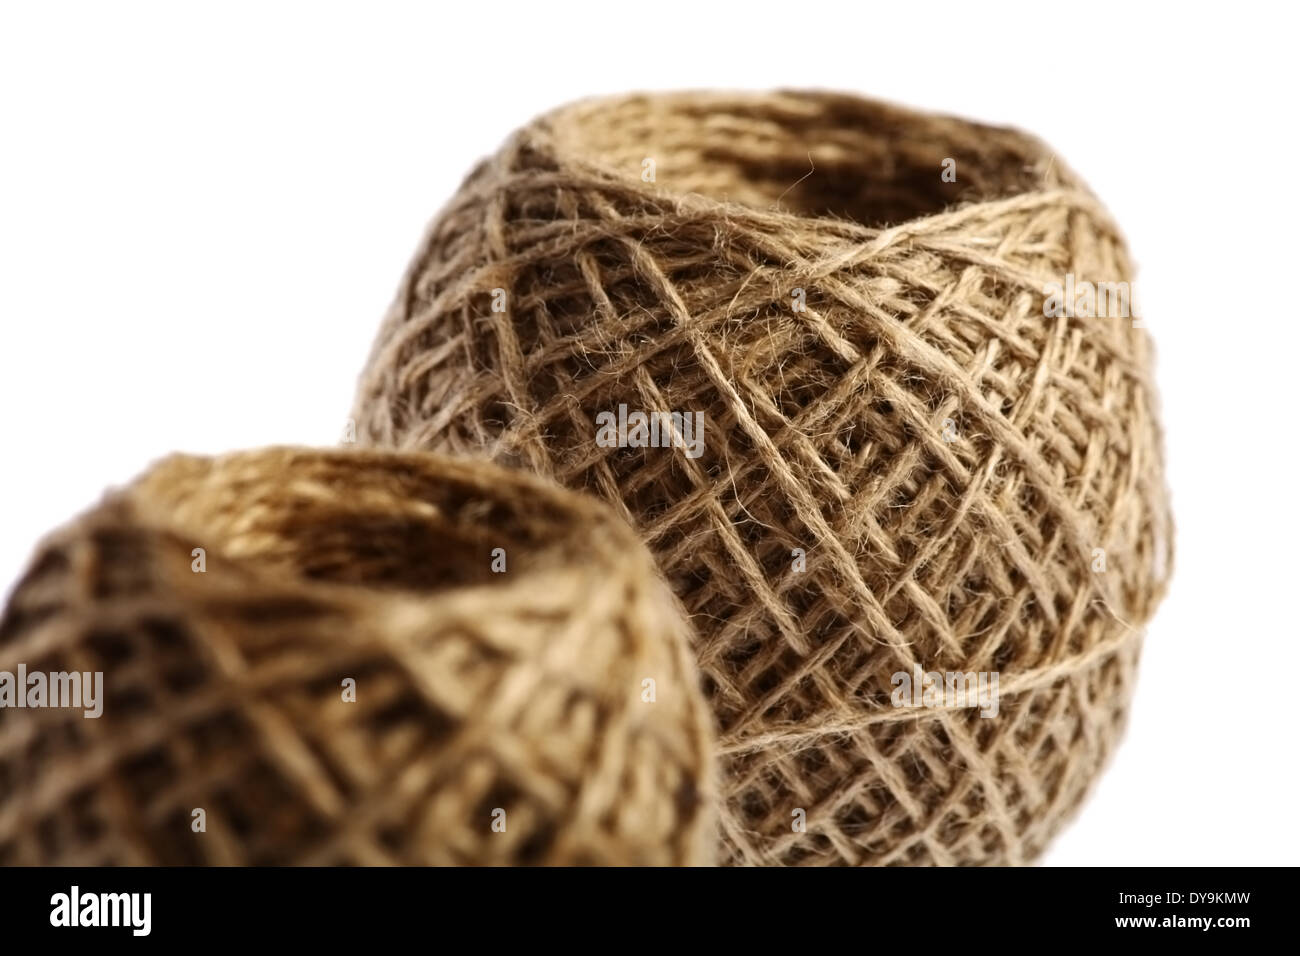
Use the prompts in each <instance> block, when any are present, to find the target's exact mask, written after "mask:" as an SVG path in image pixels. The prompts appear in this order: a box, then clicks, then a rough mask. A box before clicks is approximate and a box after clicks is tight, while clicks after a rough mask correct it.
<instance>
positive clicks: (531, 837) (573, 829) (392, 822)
mask: <svg viewBox="0 0 1300 956" xmlns="http://www.w3.org/2000/svg"><path fill="white" fill-rule="evenodd" d="M196 547H200V548H204V549H205V550H206V568H205V569H204V570H202V571H201V572H200V571H196V570H195V569H194V568H195V564H194V562H195V560H196V559H195V558H194V557H192V553H193V549H194V548H196ZM495 548H503V549H504V550H505V560H506V566H505V567H506V571H505V572H504V573H495V572H493V570H492V568H491V565H492V560H493V558H492V551H493V549H495ZM19 664H25V666H26V667H27V669H28V671H29V672H30V671H35V670H43V671H67V672H70V671H81V672H94V671H101V672H103V674H104V690H103V695H104V700H103V715H102V716H101V717H100V718H98V719H87V718H86V717H84V716H83V713H82V711H81V710H68V709H14V708H11V707H7V708H3V709H0V864H13V863H25V864H92V865H93V864H142V863H165V864H188V863H212V864H261V863H275V864H280V863H303V864H333V863H360V864H389V863H407V864H452V863H474V864H490V863H510V864H527V863H545V864H556V863H560V864H585V863H595V864H641V863H651V864H682V863H706V862H708V861H710V860H711V859H712V855H713V847H714V843H715V828H714V826H713V811H712V803H713V799H714V795H713V792H712V780H711V771H710V763H711V752H712V742H711V735H712V730H711V727H710V722H709V717H708V713H707V708H706V705H705V703H704V700H703V698H702V697H701V696H700V694H699V691H698V688H697V687H696V677H695V670H694V666H693V664H692V662H691V660H690V657H689V652H688V650H687V642H686V637H685V625H684V623H683V622H682V620H681V618H680V616H679V615H678V614H677V613H676V612H675V610H674V609H673V606H672V598H671V596H670V595H668V594H667V592H666V591H665V590H664V588H663V585H662V583H661V582H660V581H659V580H658V578H657V574H656V572H655V571H654V567H653V564H652V562H651V560H650V558H649V556H648V555H646V554H645V552H644V549H643V548H642V547H641V545H640V544H639V543H638V542H637V541H636V539H635V537H634V535H633V534H632V532H631V531H629V530H628V529H627V528H626V526H625V525H624V524H623V523H622V522H620V521H618V520H617V519H614V518H613V516H612V515H611V514H610V513H609V509H607V508H605V507H603V506H601V505H599V504H598V503H596V502H594V501H589V500H584V499H582V498H579V497H578V496H575V495H573V494H571V493H569V492H565V491H562V490H560V489H555V488H552V487H551V486H550V485H549V484H547V483H543V482H539V481H537V480H535V479H531V478H528V477H527V476H523V475H518V474H513V473H509V472H505V471H503V470H500V469H497V468H494V467H491V466H489V465H486V464H465V463H457V462H453V461H449V460H445V459H441V458H437V457H435V456H431V455H396V454H392V455H390V454H374V453H360V452H358V453H345V452H311V451H299V450H291V449H273V450H267V451H260V452H253V453H247V454H238V455H233V456H227V457H224V458H220V459H200V458H189V457H174V458H171V459H168V460H166V461H164V462H163V463H162V464H160V465H159V466H157V467H156V468H154V469H153V470H152V471H150V472H149V473H148V474H146V475H145V476H144V477H143V478H142V479H140V480H139V481H138V482H136V483H135V484H134V485H132V486H130V487H128V488H127V489H125V490H124V491H122V492H120V493H116V494H114V495H111V496H110V497H109V498H108V499H107V500H106V501H105V502H104V504H102V505H101V506H100V507H98V508H97V509H95V510H93V511H92V512H90V513H89V514H88V515H86V516H85V517H83V518H82V519H80V520H79V521H77V522H75V523H73V524H72V525H70V526H68V527H67V528H65V529H63V530H62V531H60V532H58V533H56V534H55V535H53V536H52V537H51V538H50V539H49V540H48V541H47V542H46V543H45V544H44V546H43V547H42V548H41V549H40V551H39V552H38V554H37V557H36V558H35V560H34V562H33V564H32V566H31V568H30V570H29V571H28V573H27V574H26V576H25V577H24V578H23V579H22V581H20V583H19V584H18V585H17V587H16V589H15V591H14V594H13V596H12V598H11V601H10V604H9V606H8V608H7V610H6V612H5V614H4V617H3V619H0V671H9V672H11V673H12V672H15V671H16V668H17V667H18V665H19ZM347 678H351V679H353V680H354V681H355V682H356V684H355V702H345V700H344V692H343V690H342V682H343V681H344V680H345V679H347ZM647 678H649V679H652V680H654V681H655V699H654V701H653V702H647V701H645V700H644V699H643V697H644V685H643V681H644V680H646V679H647ZM196 808H198V809H202V810H204V812H205V814H206V831H205V832H194V831H193V830H192V822H193V820H194V819H195V818H194V817H193V810H194V809H196ZM497 810H504V811H505V815H504V817H503V818H502V817H498V816H495V815H494V811H497ZM497 820H501V821H502V822H503V823H504V830H494V828H493V823H494V822H496V821H497Z"/></svg>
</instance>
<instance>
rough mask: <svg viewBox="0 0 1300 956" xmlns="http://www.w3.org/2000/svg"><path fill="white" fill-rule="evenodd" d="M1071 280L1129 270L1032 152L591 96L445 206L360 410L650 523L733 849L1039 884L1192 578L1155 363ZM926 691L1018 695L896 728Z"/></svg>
mask: <svg viewBox="0 0 1300 956" xmlns="http://www.w3.org/2000/svg"><path fill="white" fill-rule="evenodd" d="M647 161H650V164H649V165H647ZM945 161H952V163H953V168H954V169H955V172H956V180H955V181H954V182H948V181H945V180H944V178H943V177H942V175H941V173H942V171H943V169H944V168H945ZM648 169H653V171H654V176H653V181H647V179H649V178H650V177H648V176H646V175H645V172H646V171H647V170H648ZM1067 277H1074V278H1075V279H1078V280H1082V281H1088V282H1093V283H1109V282H1116V283H1125V284H1127V283H1129V282H1130V281H1131V278H1132V270H1131V267H1130V264H1129V260H1128V254H1127V252H1126V250H1125V247H1124V244H1123V241H1122V239H1121V238H1120V235H1119V232H1118V230H1117V228H1116V226H1115V224H1114V223H1113V221H1112V220H1111V218H1110V217H1109V216H1108V215H1107V213H1106V212H1105V211H1104V209H1103V208H1102V207H1101V205H1100V204H1099V203H1098V201H1097V200H1096V199H1095V198H1094V197H1093V196H1092V195H1091V193H1089V192H1088V190H1087V189H1086V188H1085V187H1084V186H1083V185H1082V184H1081V182H1080V181H1079V180H1078V179H1077V177H1076V176H1075V175H1074V174H1073V173H1072V172H1070V171H1069V170H1068V169H1067V168H1066V167H1065V166H1064V164H1062V163H1061V162H1060V161H1059V159H1057V158H1056V157H1055V156H1054V155H1052V154H1051V152H1050V151H1049V150H1047V149H1046V148H1045V147H1043V146H1042V144H1040V143H1039V142H1038V141H1036V140H1034V139H1032V138H1030V137H1027V136H1024V135H1023V134H1020V133H1018V132H1015V131H1012V130H1005V129H995V128H991V127H987V126H981V125H977V124H972V123H968V122H964V121H960V120H956V119H951V118H947V117H938V116H928V115H923V114H917V113H914V112H909V111H905V110H900V109H896V108H892V107H889V106H885V105H881V104H877V103H871V102H868V101H863V100H860V99H857V98H853V97H846V96H837V95H832V94H820V93H817V94H809V93H783V94H772V95H724V94H672V95H663V96H633V97H626V98H621V99H612V100H597V101H588V102H583V103H579V104H576V105H574V106H571V107H567V108H565V109H562V110H559V111H556V112H555V113H552V114H549V115H547V116H545V117H542V118H541V119H539V120H538V121H536V122H534V123H533V124H530V125H529V126H528V127H526V128H524V129H522V130H520V131H519V132H517V133H516V134H515V135H513V136H512V137H511V138H510V140H509V141H508V142H507V143H506V144H505V146H504V147H503V148H502V149H501V150H500V151H499V152H498V153H497V154H496V155H495V156H493V157H492V158H491V159H489V160H487V161H485V162H484V163H482V164H480V165H479V166H478V167H477V168H476V169H475V170H474V172H473V173H472V174H471V175H470V176H469V177H468V179H467V180H466V181H465V183H464V185H463V186H462V188H461V190H460V192H459V193H458V194H457V195H456V196H455V197H454V198H453V199H452V200H451V202H450V203H449V204H448V205H447V207H446V208H445V209H443V211H442V212H441V213H440V214H439V216H438V217H437V219H436V220H435V221H434V223H433V224H432V225H431V227H430V229H429V231H428V233H427V235H426V237H425V239H424V241H423V243H422V244H421V247H420V249H419V250H418V252H417V254H416V256H415V258H414V260H413V261H412V263H411V266H410V268H409V269H408V272H407V274H406V277H405V279H404V281H403V283H402V286H401V289H400V291H399V294H398V296H397V299H396V301H395V303H394V305H393V308H392V310H391V312H390V314H389V315H388V317H387V318H386V320H385V322H384V325H383V328H382V330H381V332H380V335H379V337H378V340H377V342H376V344H375V348H374V351H373V353H372V355H371V358H370V361H369V364H368V366H367V369H366V372H365V374H364V376H363V379H362V382H361V385H360V388H359V391H358V398H357V404H356V409H355V415H356V418H357V421H358V423H359V428H360V437H361V440H362V441H363V442H365V443H370V444H376V445H385V446H395V447H400V448H426V449H437V450H443V451H452V452H456V453H460V454H466V455H480V456H484V455H485V456H488V457H491V458H493V459H496V460H497V461H501V462H506V463H510V464H513V465H516V466H519V467H523V468H526V469H529V470H533V471H536V472H539V473H542V474H545V475H549V476H552V477H554V478H556V479H557V480H559V481H560V482H561V483H563V484H565V485H568V486H570V487H572V488H578V489H583V490H586V491H589V492H592V493H594V494H596V495H599V496H600V497H602V498H604V499H606V500H607V501H610V502H612V503H613V504H614V505H615V506H616V507H617V508H618V509H620V511H621V513H622V514H623V516H624V517H625V518H626V519H627V520H628V521H629V522H630V523H632V524H633V525H634V526H635V527H636V528H637V529H638V530H639V531H640V533H641V535H642V537H643V539H644V540H645V541H646V542H648V544H649V545H650V547H651V549H652V550H653V552H654V553H655V555H656V557H657V558H658V561H659V565H660V567H661V569H662V570H663V572H664V574H665V575H666V576H667V578H668V580H669V581H670V583H671V584H672V586H673V588H674V590H675V592H676V594H677V595H678V597H679V598H680V600H681V602H682V604H683V605H684V606H685V608H686V609H687V610H688V611H689V612H690V613H691V615H692V616H693V619H694V622H695V625H696V630H697V632H698V637H697V641H696V644H695V652H696V658H697V660H698V662H699V665H700V668H701V670H702V672H703V677H704V682H705V686H706V689H707V691H708V693H709V696H710V698H711V700H712V703H713V708H714V712H715V714H716V716H717V719H718V722H719V724H720V727H721V731H722V741H723V743H722V748H723V750H724V752H725V753H726V754H727V758H726V766H725V771H726V773H725V780H724V791H725V812H724V814H723V830H724V833H723V838H724V848H723V853H724V856H725V858H727V859H728V860H730V861H731V862H738V863H739V862H743V863H801V864H824V863H849V864H887V863H910V864H916V863H938V864H953V863H1020V862H1025V861H1028V860H1030V859H1032V858H1033V857H1034V856H1035V855H1036V854H1037V853H1038V852H1039V851H1040V850H1041V849H1042V847H1043V846H1044V845H1045V844H1046V842H1047V841H1048V839H1049V838H1050V837H1051V836H1052V834H1053V833H1054V832H1056V830H1057V829H1058V828H1059V827H1060V825H1061V823H1062V821H1063V820H1064V819H1065V818H1066V817H1067V815H1068V814H1069V813H1070V811H1071V810H1072V809H1073V808H1074V807H1075V806H1076V805H1077V804H1078V803H1079V801H1080V800H1081V798H1082V796H1083V795H1084V793H1085V791H1086V789H1087V787H1088V785H1089V783H1090V782H1091V781H1092V780H1093V778H1094V777H1095V775H1096V774H1097V772H1098V770H1099V768H1100V767H1101V765H1102V764H1103V762H1104V761H1105V759H1106V758H1107V756H1108V755H1109V753H1110V752H1111V750H1112V748H1113V746H1114V743H1115V741H1116V739H1117V737H1118V734H1119V732H1120V730H1121V728H1122V725H1123V722H1124V718H1125V714H1126V710H1127V704H1128V699H1129V695H1130V693H1131V690H1132V684H1133V675H1134V668H1135V666H1136V661H1137V657H1138V653H1139V650H1140V637H1141V629H1142V627H1143V625H1144V623H1145V622H1146V620H1147V619H1148V618H1149V617H1150V615H1151V614H1152V612H1153V611H1154V609H1155V606H1156V604H1157V603H1158V601H1159V599H1160V597H1161V595H1162V594H1163V591H1164V587H1165V582H1166V580H1167V576H1168V573H1169V568H1170V562H1171V536H1172V529H1171V522H1170V520H1169V512H1168V505H1167V501H1166V495H1165V489H1164V481H1163V474H1162V458H1161V449H1160V434H1159V427H1158V424H1157V419H1156V409H1155V397H1154V395H1155V393H1154V388H1153V385H1152V381H1151V377H1150V344H1149V341H1148V339H1147V337H1146V335H1145V333H1144V332H1143V331H1142V330H1141V329H1139V328H1135V327H1134V322H1133V321H1132V319H1131V317H1129V316H1126V315H1101V316H1086V315H1085V316H1075V315H1047V314H1045V312H1046V311H1047V310H1046V309H1045V296H1046V294H1045V288H1046V286H1047V284H1049V283H1064V282H1066V281H1067ZM1125 288H1127V285H1125ZM800 291H802V294H803V296H804V298H803V300H800V299H799V298H798V296H799V293H800ZM795 302H799V303H800V304H802V305H805V306H806V307H805V308H803V309H801V310H800V309H796V308H795V307H794V306H795ZM502 303H504V304H505V306H506V307H505V309H504V310H501V309H500V305H501V304H502ZM620 403H622V404H626V405H628V406H629V407H632V408H635V409H643V410H663V411H679V412H690V411H694V410H699V411H702V412H704V414H705V421H706V430H705V434H704V438H705V451H704V454H703V455H702V456H701V457H699V458H698V459H693V458H690V457H688V456H686V455H684V454H683V452H682V450H681V449H674V448H629V447H622V448H605V447H601V446H599V445H598V444H597V442H596V440H595V438H596V426H595V422H596V420H597V416H599V415H600V414H601V413H603V412H610V411H612V410H614V409H617V408H618V407H619V405H620ZM794 549H803V550H804V551H805V552H806V555H807V566H806V569H805V570H803V571H799V570H796V569H795V567H794V564H793V562H792V552H793V551H794ZM1098 549H1100V552H1101V553H1103V556H1104V560H1105V562H1106V564H1105V570H1104V571H1094V570H1093V569H1092V566H1091V565H1092V563H1093V562H1094V561H1095V558H1096V554H1097V553H1098ZM914 667H920V668H922V669H924V670H926V671H940V672H947V671H961V672H996V673H998V674H999V675H1000V677H1001V688H1002V702H1001V712H1000V714H999V716H998V717H996V718H992V719H985V718H981V717H980V716H979V713H978V711H977V710H976V709H974V708H956V709H954V708H943V707H939V708H934V709H917V708H908V709H905V710H899V709H895V708H893V707H891V703H890V690H891V676H892V675H894V674H895V673H898V672H911V671H912V669H913V668H914ZM798 810H803V811H804V812H805V813H806V818H807V831H806V832H798V831H797V830H795V829H793V828H792V825H791V818H792V815H793V814H796V812H797V811H798Z"/></svg>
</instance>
